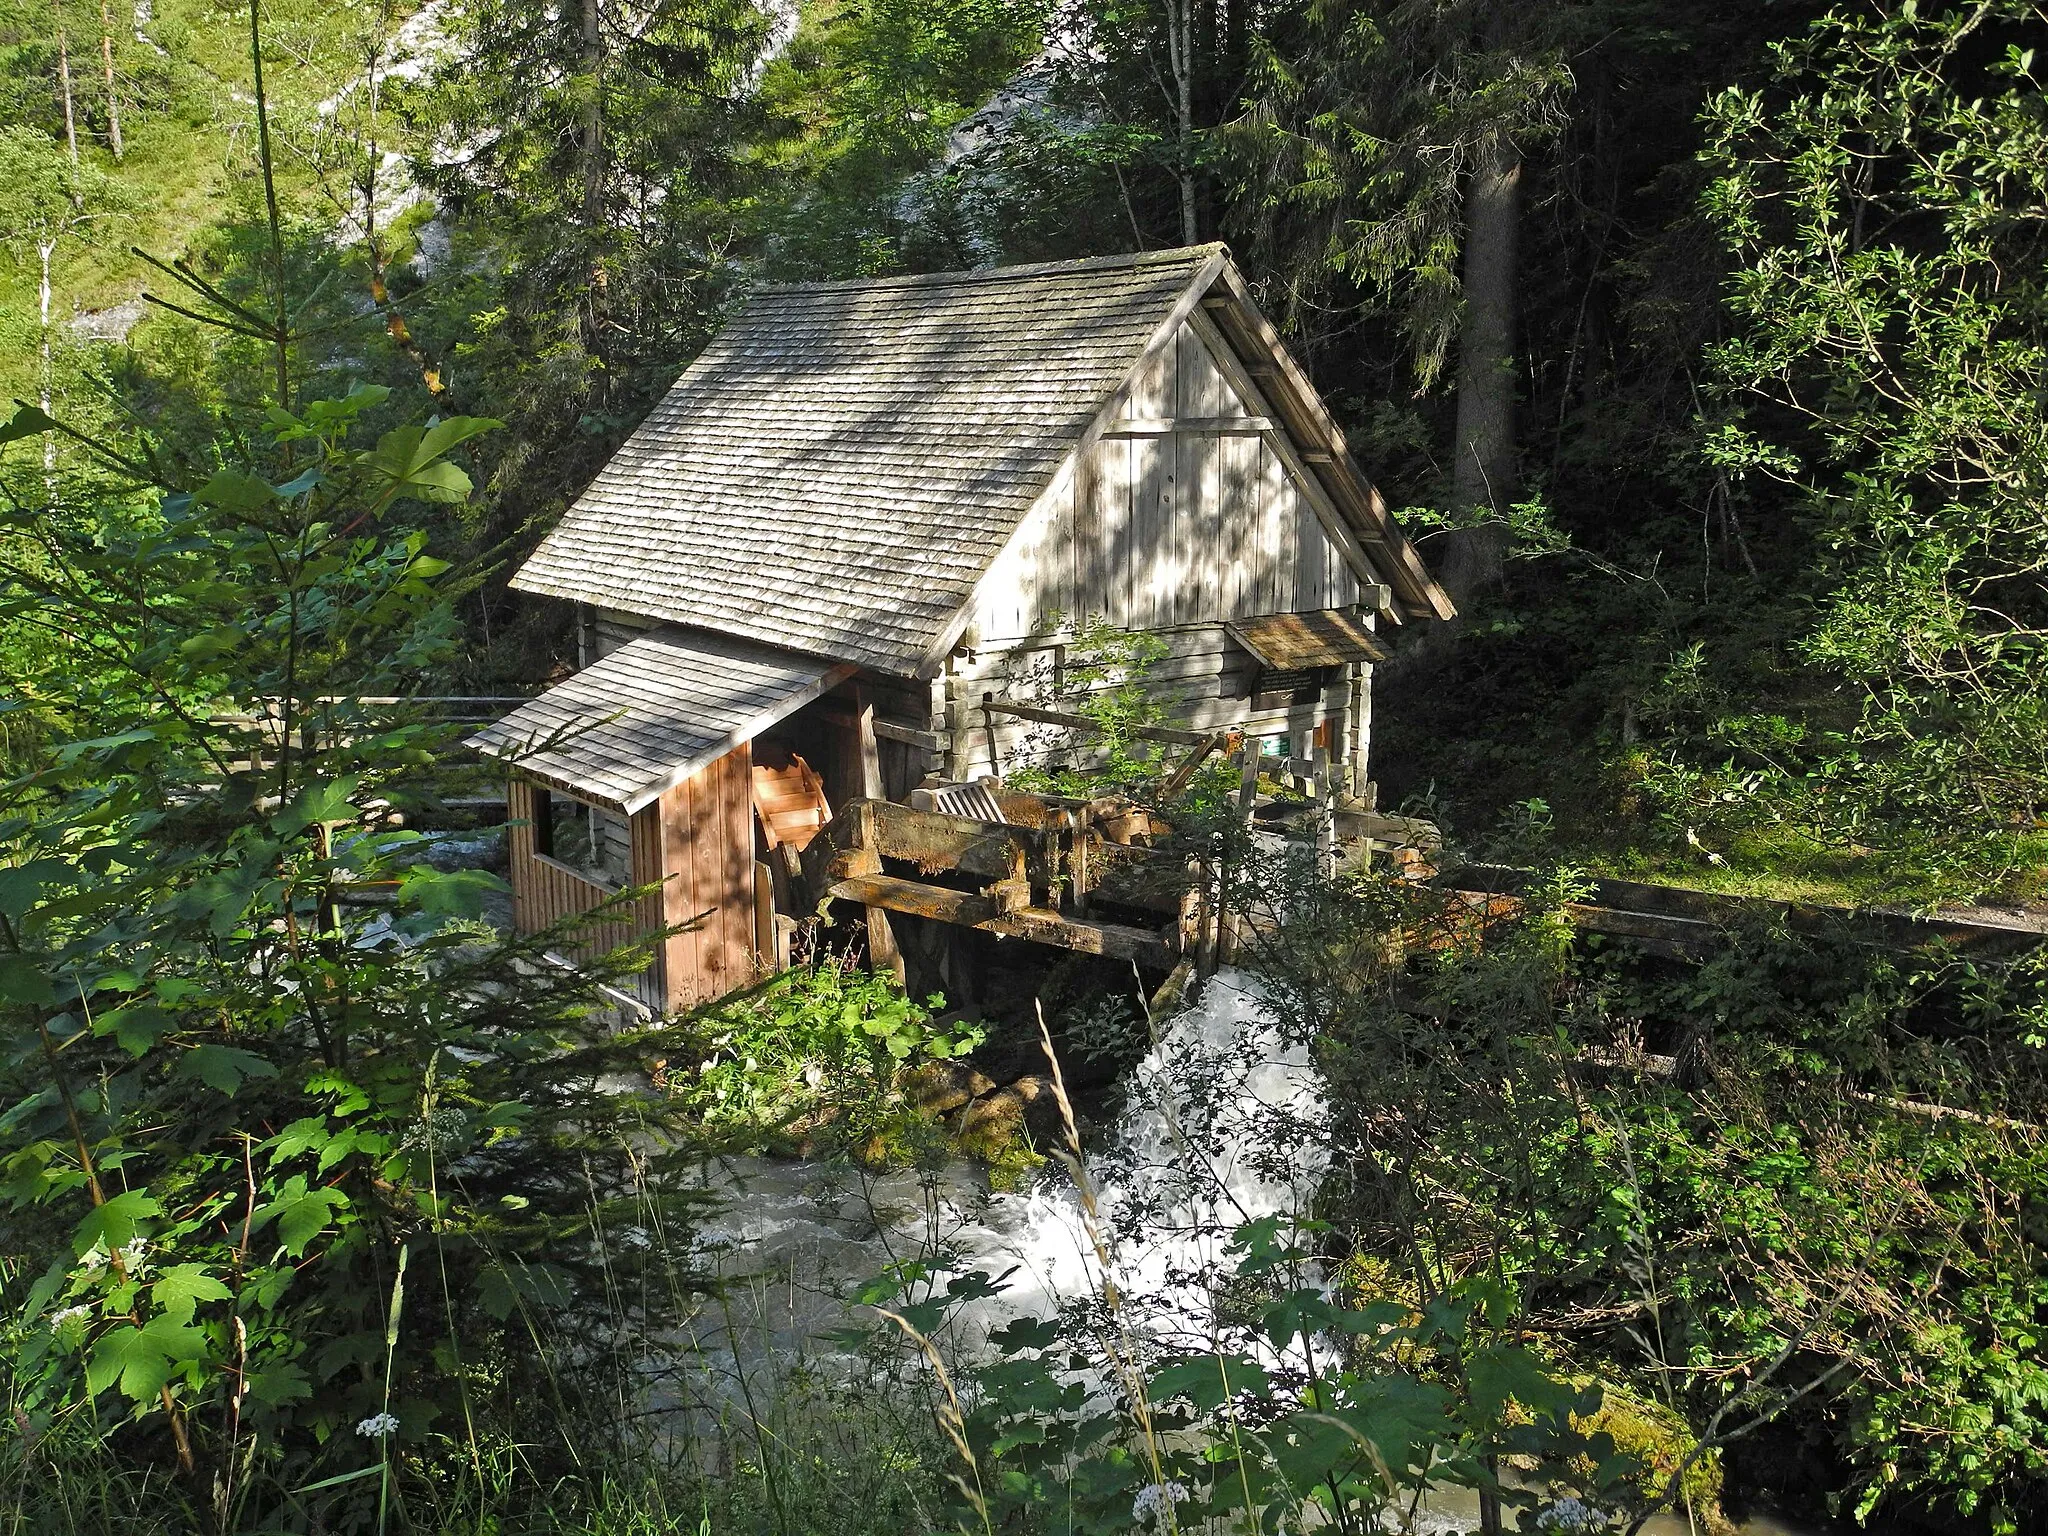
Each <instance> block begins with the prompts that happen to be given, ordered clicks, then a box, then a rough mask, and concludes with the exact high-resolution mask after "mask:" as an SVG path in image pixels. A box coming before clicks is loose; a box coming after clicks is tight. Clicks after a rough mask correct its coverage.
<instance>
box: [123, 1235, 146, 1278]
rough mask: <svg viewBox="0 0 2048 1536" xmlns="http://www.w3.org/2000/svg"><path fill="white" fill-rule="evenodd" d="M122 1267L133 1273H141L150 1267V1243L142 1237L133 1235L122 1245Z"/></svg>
mask: <svg viewBox="0 0 2048 1536" xmlns="http://www.w3.org/2000/svg"><path fill="white" fill-rule="evenodd" d="M121 1267H122V1268H123V1269H125V1270H127V1271H128V1273H129V1274H131V1275H139V1274H141V1273H142V1271H143V1270H145V1269H147V1268H148V1267H149V1244H148V1243H147V1242H146V1241H145V1240H144V1239H142V1238H139V1237H133V1238H130V1239H129V1240H128V1241H127V1242H125V1243H123V1244H122V1245H121Z"/></svg>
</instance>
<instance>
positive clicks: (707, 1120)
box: [670, 958, 986, 1147]
mask: <svg viewBox="0 0 2048 1536" xmlns="http://www.w3.org/2000/svg"><path fill="white" fill-rule="evenodd" d="M928 1002H929V1003H930V1005H931V1006H925V1005H921V1004H919V1003H916V1002H914V1001H912V1000H911V999H910V998H908V997H906V996H904V994H903V990H902V988H901V987H899V986H898V985H897V984H896V981H895V978H894V977H892V976H890V975H888V974H886V973H883V972H873V971H868V970H865V969H862V968H861V967H859V966H857V965H855V964H853V963H852V962H850V961H846V960H837V959H829V958H828V959H824V960H821V961H819V962H818V963H816V964H814V965H809V966H803V967H799V968H797V969H794V970H790V971H785V972H783V973H782V974H781V975H780V976H777V977H775V978H774V979H773V980H771V981H769V982H768V983H767V984H766V985H764V986H761V987H758V988H756V989H754V990H753V991H751V992H746V993H742V994H740V995H738V996H736V997H732V998H727V999H726V1000H725V1001H723V1002H721V1003H719V1004H718V1005H716V1006H715V1007H713V1008H711V1009H709V1010H706V1011H705V1012H702V1013H700V1014H698V1015H696V1016H695V1017H694V1019H693V1020H692V1021H691V1029H692V1031H693V1032H694V1039H695V1040H696V1041H697V1042H698V1044H697V1047H696V1048H697V1049H699V1050H700V1051H701V1056H700V1059H699V1060H698V1062H697V1063H696V1065H695V1069H694V1070H686V1071H683V1072H680V1073H677V1074H676V1075H675V1076H674V1077H673V1078H671V1080H670V1082H671V1088H670V1091H671V1093H672V1094H673V1095H674V1097H675V1099H676V1101H677V1102H678V1103H682V1104H687V1105H688V1106H690V1108H691V1110H692V1112H693V1113H694V1114H695V1115H697V1116H698V1117H700V1119H701V1121H702V1124H703V1125H704V1127H705V1129H706V1130H707V1131H709V1132H711V1133H713V1134H716V1135H720V1136H724V1137H728V1138H731V1139H732V1140H734V1141H735V1142H737V1143H739V1144H742V1145H747V1146H753V1147H759V1146H766V1145H775V1144H780V1143H782V1142H783V1141H784V1140H785V1139H786V1138H788V1137H791V1136H798V1135H803V1136H808V1137H809V1138H810V1139H812V1140H817V1139H819V1138H821V1137H822V1138H823V1139H825V1140H827V1141H829V1142H835V1143H838V1144H842V1145H846V1146H852V1147H862V1146H866V1145H869V1144H871V1143H873V1142H874V1141H875V1139H876V1138H878V1137H879V1138H883V1141H884V1143H886V1142H887V1141H888V1140H889V1139H890V1138H891V1135H892V1133H907V1132H909V1130H910V1129H911V1126H912V1123H913V1122H915V1121H917V1119H918V1117H917V1116H916V1115H915V1114H914V1113H913V1112H912V1111H911V1109H910V1108H909V1106H908V1105H906V1104H905V1102H904V1100H903V1098H902V1095H901V1094H900V1093H899V1092H898V1091H897V1088H896V1082H897V1078H898V1075H899V1074H900V1073H901V1072H902V1071H904V1070H905V1069H907V1068H911V1067H915V1066H917V1065H918V1064H919V1063H921V1062H926V1061H947V1060H951V1059H954V1058H956V1057H960V1056H965V1055H967V1054H968V1053H969V1052H971V1051H972V1050H974V1049H975V1047H977V1046H978V1045H980V1044H981V1043H982V1041H983V1039H985V1038H986V1031H985V1030H984V1029H983V1028H982V1027H981V1026H980V1025H977V1024H965V1023H961V1024H954V1025H952V1026H950V1027H948V1028H937V1027H935V1026H934V1025H933V1022H932V1010H933V1008H935V1007H936V1006H937V1004H938V1002H939V999H936V998H933V999H929V1000H928Z"/></svg>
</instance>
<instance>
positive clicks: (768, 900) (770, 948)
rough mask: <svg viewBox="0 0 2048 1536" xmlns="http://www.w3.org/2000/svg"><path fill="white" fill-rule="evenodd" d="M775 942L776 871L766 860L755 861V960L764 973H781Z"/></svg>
mask: <svg viewBox="0 0 2048 1536" xmlns="http://www.w3.org/2000/svg"><path fill="white" fill-rule="evenodd" d="M776 948H777V945H776V942H775V871H774V869H773V868H771V867H770V865H769V863H768V861H767V860H766V859H756V860H755V861H754V958H755V960H756V962H757V963H758V964H759V965H760V967H761V969H762V970H764V971H779V970H781V969H782V966H781V964H780V963H779V961H778V960H777V957H776Z"/></svg>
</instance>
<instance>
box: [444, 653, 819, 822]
mask: <svg viewBox="0 0 2048 1536" xmlns="http://www.w3.org/2000/svg"><path fill="white" fill-rule="evenodd" d="M854 671H855V667H854V666H853V664H852V663H851V662H831V661H824V660H821V659H819V658H817V657H814V656H800V655H798V654H797V653H796V652H794V651H784V650H778V649H776V648H775V647H773V646H767V645H757V644H754V643H752V642H750V641H745V640H736V639H733V638H731V637H729V636H725V635H714V634H709V633H707V632H705V631H703V630H690V629H682V628H676V627H670V628H665V629H658V630H655V631H653V632H651V633H649V634H646V635H642V636H641V637H640V638H639V639H637V640H633V641H630V642H628V643H627V644H625V645H622V646H620V647H619V649H617V650H616V651H613V652H612V653H611V654H610V655H608V656H605V657H603V658H601V659H600V660H598V661H596V662H594V663H592V664H591V665H590V666H587V667H585V668H584V669H583V670H582V671H581V672H578V673H577V674H576V675H575V676H574V677H572V678H570V679H569V680H568V681H567V682H565V683H562V684H560V685H559V686H557V687H554V688H550V689H549V690H548V691H547V692H546V693H544V694H542V695H541V696H540V697H539V698H537V699H533V700H531V701H529V702H528V703H525V704H522V705H521V706H520V707H519V708H518V709H516V710H514V711H513V712H512V713H511V714H509V715H507V716H506V717H505V718H504V719H502V720H500V721H498V722H497V723H496V724H495V725H490V726H486V727H485V728H484V729H483V730H481V731H478V732H477V733H476V734H475V735H474V736H471V737H470V738H469V740H468V745H470V746H472V747H474V748H476V749H477V750H478V751H479V752H483V753H485V754H487V755H488V756H491V757H495V758H499V759H502V760H503V761H504V762H506V763H509V764H510V765H512V766H513V767H515V768H517V769H518V770H519V771H520V772H521V773H523V774H525V775H527V776H528V777H530V778H533V779H537V780H539V781H540V782H541V783H543V784H547V785H550V786H552V787H553V788H556V789H561V790H566V791H567V792H568V793H570V794H572V795H575V796H577V797H579V798H580V799H584V800H588V801H590V802H591V803H592V804H595V805H599V806H602V807H604V808H605V809H606V810H610V811H616V812H617V813H619V814H620V815H623V816H631V815H632V814H633V813H634V812H636V811H639V810H642V809H644V808H645V807H646V806H648V805H651V804H652V803H653V802H654V801H655V800H657V799H658V798H660V796H661V794H662V792H663V791H664V790H667V789H670V788H673V787H674V786H675V785H677V784H680V783H681V782H682V781H683V780H684V779H687V778H688V777H689V776H690V775H691V774H693V773H695V772H697V770H698V769H700V768H702V767H704V766H705V765H706V764H707V763H711V762H713V761H715V760H717V759H718V758H721V757H723V756H724V755H725V754H726V753H728V752H730V751H732V749H733V748H735V747H737V746H738V745H739V744H740V743H741V742H743V741H749V740H751V739H752V738H753V737H755V736H758V735H759V734H760V733H761V732H762V731H765V730H767V729H768V727H770V726H771V725H774V724H775V723H776V721H778V720H781V719H782V718H784V717H785V716H787V715H790V714H792V713H794V712H795V711H796V710H798V709H801V708H802V707H803V706H804V705H806V704H808V703H809V702H810V701H811V700H813V699H815V698H817V697H818V696H819V695H820V694H822V693H824V692H825V691H826V690H827V689H828V688H832V687H835V686H836V685H838V684H839V683H841V682H843V681H844V680H845V679H846V678H848V677H850V676H852V675H853V673H854Z"/></svg>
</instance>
